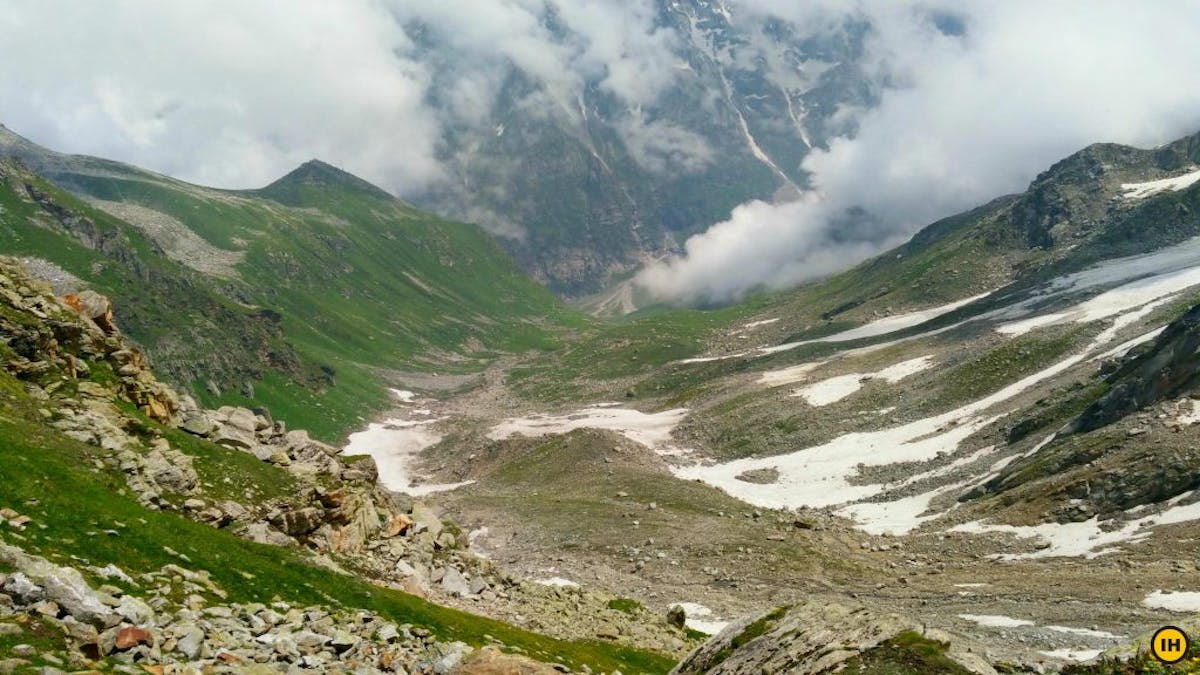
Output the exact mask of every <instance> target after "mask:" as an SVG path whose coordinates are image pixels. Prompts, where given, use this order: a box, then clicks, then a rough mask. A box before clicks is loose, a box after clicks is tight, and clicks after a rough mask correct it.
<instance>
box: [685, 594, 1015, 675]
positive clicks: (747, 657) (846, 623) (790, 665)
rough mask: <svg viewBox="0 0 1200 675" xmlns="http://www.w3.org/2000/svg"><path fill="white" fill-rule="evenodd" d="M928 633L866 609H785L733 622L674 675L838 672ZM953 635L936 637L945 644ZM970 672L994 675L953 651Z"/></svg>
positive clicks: (814, 605)
mask: <svg viewBox="0 0 1200 675" xmlns="http://www.w3.org/2000/svg"><path fill="white" fill-rule="evenodd" d="M905 632H912V633H920V634H924V633H926V631H925V629H924V628H923V627H922V626H921V625H920V624H919V623H917V622H915V621H913V620H911V619H908V618H905V617H902V616H899V615H896V614H877V613H874V612H871V611H869V610H867V609H866V608H863V607H848V606H845V605H839V604H823V603H815V602H814V603H809V604H803V605H796V606H794V607H780V608H777V609H775V610H773V611H771V612H768V613H766V614H763V615H761V616H758V617H748V618H745V619H742V620H741V621H737V622H735V623H733V624H730V625H729V626H728V627H727V628H725V630H723V631H721V632H720V633H719V634H717V635H715V636H713V638H712V639H711V640H709V641H708V642H706V643H704V644H703V645H701V646H700V647H699V648H697V649H696V650H695V651H693V652H692V653H691V654H689V655H688V657H687V658H685V659H684V660H683V661H682V662H681V663H680V664H679V665H678V666H676V667H675V669H674V670H672V671H671V675H759V674H760V673H788V674H789V675H818V674H821V673H832V672H836V671H837V670H839V669H840V666H842V664H844V663H845V662H847V661H849V660H851V659H852V658H855V657H857V656H859V655H861V654H864V653H866V652H868V651H869V650H871V649H872V648H875V647H877V646H879V645H881V644H883V643H884V642H885V641H887V640H890V639H892V638H895V637H896V636H898V635H900V634H902V633H905ZM946 637H949V636H945V635H942V634H937V635H933V636H931V638H932V639H936V640H938V641H939V642H944V641H945V640H944V638H946ZM947 656H948V657H949V658H951V659H953V660H955V661H957V662H959V663H960V664H961V665H962V666H963V670H964V671H965V672H973V673H979V674H981V675H983V674H987V675H994V674H995V672H996V671H995V670H993V669H992V667H991V666H989V665H988V664H987V663H986V662H984V661H983V660H982V659H979V658H978V657H973V656H972V655H971V654H969V653H966V652H962V653H959V652H955V651H950V652H948V653H947Z"/></svg>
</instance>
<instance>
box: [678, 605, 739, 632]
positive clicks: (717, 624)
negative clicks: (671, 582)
mask: <svg viewBox="0 0 1200 675" xmlns="http://www.w3.org/2000/svg"><path fill="white" fill-rule="evenodd" d="M671 606H672V607H680V608H682V609H683V615H684V625H685V626H687V627H688V628H691V629H692V630H695V631H699V632H701V633H704V634H705V635H716V634H717V633H720V632H721V631H723V630H725V627H726V626H728V625H729V622H728V621H721V620H719V619H714V618H712V616H713V611H712V610H711V609H709V608H707V607H705V606H704V605H700V604H697V603H694V602H676V603H674V604H673V605H671Z"/></svg>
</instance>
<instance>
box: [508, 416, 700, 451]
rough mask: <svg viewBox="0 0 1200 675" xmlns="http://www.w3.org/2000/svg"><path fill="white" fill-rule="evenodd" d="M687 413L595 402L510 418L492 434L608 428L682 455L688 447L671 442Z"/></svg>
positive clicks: (509, 434)
mask: <svg viewBox="0 0 1200 675" xmlns="http://www.w3.org/2000/svg"><path fill="white" fill-rule="evenodd" d="M687 413H688V409H687V408H675V409H673V410H664V411H662V412H658V413H644V412H641V411H639V410H633V409H630V408H613V407H599V406H593V407H590V408H584V409H582V410H578V411H576V412H573V413H568V414H566V415H544V414H534V415H529V416H527V417H517V418H513V419H507V420H504V421H503V422H501V423H499V424H497V425H496V426H494V427H492V428H491V430H490V431H488V438H490V439H492V440H494V441H502V440H504V439H506V438H511V437H513V436H515V435H517V434H520V435H523V436H530V437H537V436H546V435H549V434H565V433H567V432H569V431H573V430H575V429H607V430H610V431H616V432H617V433H620V434H621V435H622V436H624V437H626V438H628V439H629V440H631V441H634V442H635V443H641V444H642V445H644V446H646V447H648V448H650V449H652V450H654V451H655V452H657V453H659V454H662V455H678V454H682V453H684V452H685V451H684V450H682V449H680V448H678V447H675V446H674V445H672V444H671V431H672V430H673V429H674V428H675V426H676V425H677V424H679V422H681V421H682V420H683V418H684V417H686V416H687Z"/></svg>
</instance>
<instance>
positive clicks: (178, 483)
mask: <svg viewBox="0 0 1200 675" xmlns="http://www.w3.org/2000/svg"><path fill="white" fill-rule="evenodd" d="M145 471H146V475H147V476H148V477H149V478H150V479H151V480H153V481H154V482H155V483H156V484H158V485H159V486H160V487H163V488H165V489H167V490H171V491H173V492H180V493H188V492H191V491H192V490H194V489H195V488H196V485H198V484H199V483H200V477H199V476H198V475H197V474H196V470H195V469H194V468H192V458H191V457H189V456H187V455H185V454H183V453H182V452H179V451H178V450H172V449H170V448H167V449H166V450H162V449H154V450H151V451H150V452H149V453H147V454H146V458H145Z"/></svg>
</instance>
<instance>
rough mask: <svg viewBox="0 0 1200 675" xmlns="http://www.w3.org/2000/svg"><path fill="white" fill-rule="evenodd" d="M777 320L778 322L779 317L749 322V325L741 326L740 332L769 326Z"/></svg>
mask: <svg viewBox="0 0 1200 675" xmlns="http://www.w3.org/2000/svg"><path fill="white" fill-rule="evenodd" d="M778 320H779V317H775V318H772V319H763V320H762V321H751V322H750V323H748V324H746V325H744V326H742V330H750V329H751V328H758V327H759V326H768V325H770V324H773V323H775V322H776V321H778Z"/></svg>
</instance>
